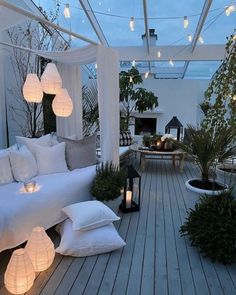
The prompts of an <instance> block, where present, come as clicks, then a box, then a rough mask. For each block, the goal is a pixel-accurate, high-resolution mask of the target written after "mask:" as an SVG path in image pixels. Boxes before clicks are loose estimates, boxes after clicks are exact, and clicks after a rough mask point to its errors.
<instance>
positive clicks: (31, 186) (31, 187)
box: [24, 180, 36, 193]
mask: <svg viewBox="0 0 236 295" xmlns="http://www.w3.org/2000/svg"><path fill="white" fill-rule="evenodd" d="M24 188H25V191H26V192H27V193H33V192H34V191H35V188H36V181H34V180H32V181H26V182H24Z"/></svg>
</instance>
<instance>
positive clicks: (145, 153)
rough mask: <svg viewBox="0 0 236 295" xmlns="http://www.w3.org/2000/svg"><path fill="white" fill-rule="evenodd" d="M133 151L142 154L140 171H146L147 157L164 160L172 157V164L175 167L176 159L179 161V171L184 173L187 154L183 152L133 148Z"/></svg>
mask: <svg viewBox="0 0 236 295" xmlns="http://www.w3.org/2000/svg"><path fill="white" fill-rule="evenodd" d="M131 150H133V151H134V152H136V153H140V169H141V171H144V170H145V164H146V156H158V157H161V158H164V157H166V156H171V157H172V164H173V166H174V167H175V161H176V158H178V160H179V171H180V172H183V166H184V158H185V152H183V151H181V150H179V149H178V150H174V151H152V150H149V149H142V148H140V147H135V146H133V147H131Z"/></svg>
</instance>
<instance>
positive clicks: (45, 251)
mask: <svg viewBox="0 0 236 295" xmlns="http://www.w3.org/2000/svg"><path fill="white" fill-rule="evenodd" d="M25 249H26V251H27V253H28V255H29V257H30V259H31V261H32V264H33V267H34V270H35V271H36V272H39V271H43V270H46V269H47V268H49V266H50V265H51V264H52V262H53V259H54V257H55V248H54V244H53V242H52V241H51V239H50V238H49V236H48V235H47V234H46V232H45V230H44V228H43V227H40V226H38V227H35V228H34V229H33V231H32V233H31V235H30V238H29V240H28V242H27V244H26V246H25Z"/></svg>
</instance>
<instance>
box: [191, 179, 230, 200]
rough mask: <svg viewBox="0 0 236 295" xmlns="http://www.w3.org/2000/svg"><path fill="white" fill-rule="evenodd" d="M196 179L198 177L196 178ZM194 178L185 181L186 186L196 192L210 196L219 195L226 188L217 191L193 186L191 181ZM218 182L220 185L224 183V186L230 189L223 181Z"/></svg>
mask: <svg viewBox="0 0 236 295" xmlns="http://www.w3.org/2000/svg"><path fill="white" fill-rule="evenodd" d="M195 179H196V178H195ZM192 180H194V179H189V180H187V181H186V182H185V186H186V188H187V189H188V190H190V191H191V192H194V193H195V194H198V195H208V196H217V195H219V194H220V193H222V192H223V191H224V190H217V191H212V190H205V189H200V188H196V187H194V186H192V185H191V184H190V181H192ZM197 180H200V179H197ZM217 183H218V184H219V185H222V186H225V187H226V188H225V189H226V190H227V189H228V186H227V185H225V184H224V183H221V182H218V181H217Z"/></svg>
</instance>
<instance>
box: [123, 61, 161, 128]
mask: <svg viewBox="0 0 236 295" xmlns="http://www.w3.org/2000/svg"><path fill="white" fill-rule="evenodd" d="M142 83H143V79H142V77H141V75H140V73H139V71H138V70H137V69H136V68H135V67H132V68H131V69H130V70H129V71H127V72H126V71H121V72H120V101H121V103H122V106H123V107H122V113H123V120H122V121H123V123H124V124H123V128H124V129H125V130H128V127H129V123H130V122H129V121H130V115H131V113H132V112H133V111H134V110H136V111H138V112H140V113H143V112H144V111H147V110H152V109H153V108H155V107H157V106H158V97H157V96H155V95H154V93H153V92H151V91H147V89H145V88H142V87H137V85H140V84H142Z"/></svg>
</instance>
